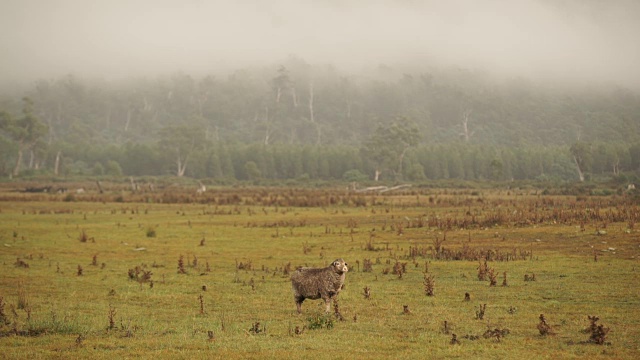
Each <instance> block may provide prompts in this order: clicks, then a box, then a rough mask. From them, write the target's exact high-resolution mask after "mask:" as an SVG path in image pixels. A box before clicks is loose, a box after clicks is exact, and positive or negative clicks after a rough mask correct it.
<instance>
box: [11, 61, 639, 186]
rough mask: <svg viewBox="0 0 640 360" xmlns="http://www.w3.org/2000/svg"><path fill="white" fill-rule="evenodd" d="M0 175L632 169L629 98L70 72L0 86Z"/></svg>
mask: <svg viewBox="0 0 640 360" xmlns="http://www.w3.org/2000/svg"><path fill="white" fill-rule="evenodd" d="M0 128H1V130H0V134H1V135H0V175H1V176H3V177H5V178H7V177H10V178H19V177H34V176H36V177H37V176H47V177H48V176H51V177H60V178H64V177H73V176H115V177H119V176H132V177H133V176H135V177H141V176H160V175H173V176H178V177H189V178H194V179H202V180H204V179H207V180H209V181H212V182H216V181H217V182H221V183H228V182H233V181H237V180H243V181H244V180H249V181H253V182H260V181H280V180H302V181H304V180H314V181H316V180H317V181H324V180H327V181H331V180H345V181H356V182H367V181H369V182H372V181H388V182H398V181H405V182H421V181H428V180H441V179H456V180H457V179H459V180H473V181H475V180H479V181H485V180H492V181H512V180H551V181H569V182H570V181H590V180H598V179H601V180H610V179H614V180H617V181H619V182H621V183H626V182H629V181H635V180H637V178H638V175H639V174H640V96H639V94H638V92H637V91H635V90H632V89H629V88H625V87H621V86H616V85H612V84H605V83H589V84H586V85H581V86H578V85H567V84H562V83H557V84H555V83H551V82H549V81H547V82H535V81H533V80H531V79H528V78H525V77H503V78H498V77H496V76H493V75H491V74H488V73H485V72H482V71H477V70H473V69H465V68H460V67H434V66H424V67H421V68H403V67H401V66H390V65H380V66H378V67H376V68H375V69H374V70H371V71H366V72H362V73H358V74H355V73H352V72H347V71H343V70H340V69H339V68H338V67H336V66H334V65H322V64H310V63H308V62H306V61H305V60H303V59H301V58H298V57H295V56H290V57H289V58H286V59H284V60H283V61H280V62H279V63H274V64H272V65H270V66H263V67H250V68H240V69H238V70H236V71H232V72H229V73H220V74H211V75H198V76H195V75H190V74H187V73H180V72H178V73H171V74H166V75H163V76H155V77H150V76H149V77H128V78H125V79H119V80H110V81H107V80H103V79H97V78H84V77H80V76H77V75H73V74H69V75H66V76H62V77H55V78H50V79H42V80H39V81H36V82H34V83H32V84H30V85H28V86H26V87H24V88H21V89H17V88H14V89H3V91H2V93H0Z"/></svg>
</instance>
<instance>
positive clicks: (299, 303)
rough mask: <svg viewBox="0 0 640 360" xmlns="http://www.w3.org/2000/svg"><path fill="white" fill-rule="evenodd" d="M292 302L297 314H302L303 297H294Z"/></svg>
mask: <svg viewBox="0 0 640 360" xmlns="http://www.w3.org/2000/svg"><path fill="white" fill-rule="evenodd" d="M294 300H295V301H296V308H297V309H298V314H302V302H303V301H304V297H303V296H296V297H294Z"/></svg>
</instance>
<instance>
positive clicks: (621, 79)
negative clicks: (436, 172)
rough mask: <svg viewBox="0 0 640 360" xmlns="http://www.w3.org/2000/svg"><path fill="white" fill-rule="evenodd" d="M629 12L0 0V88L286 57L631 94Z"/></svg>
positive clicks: (636, 75)
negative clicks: (611, 87) (608, 87)
mask: <svg viewBox="0 0 640 360" xmlns="http://www.w3.org/2000/svg"><path fill="white" fill-rule="evenodd" d="M639 37H640V1H638V0H486V1H483V0H446V1H445V0H442V1H436V0H425V1H411V0H386V1H383V0H342V1H339V0H316V1H311V0H235V1H234V0H211V1H206V0H0V81H16V80H17V79H27V80H33V79H34V78H41V77H52V76H60V75H64V74H68V73H74V74H78V75H81V76H91V77H104V78H111V77H114V76H117V77H119V76H129V75H156V74H164V73H170V72H175V71H183V72H185V73H192V74H202V73H206V72H219V71H221V70H222V71H226V70H230V69H236V68H240V67H245V66H254V65H269V64H273V63H274V62H277V61H279V60H282V59H284V58H286V57H287V56H288V55H290V54H295V55H297V56H298V57H301V58H303V59H304V60H306V61H307V62H308V63H311V64H323V63H333V64H335V65H337V66H338V67H339V68H343V69H344V70H346V71H357V70H359V69H361V68H367V67H369V68H371V67H375V66H377V65H378V64H381V63H384V64H389V65H392V64H395V63H413V62H419V61H425V60H428V61H433V62H435V63H436V64H439V65H442V66H460V67H467V68H474V69H482V70H486V71H488V72H490V73H497V74H507V75H510V76H511V75H515V76H518V75H521V76H526V77H530V78H533V79H547V78H551V79H560V80H582V81H584V80H586V81H598V82H600V81H605V82H614V83H618V84H621V85H624V86H631V87H634V88H640V39H639Z"/></svg>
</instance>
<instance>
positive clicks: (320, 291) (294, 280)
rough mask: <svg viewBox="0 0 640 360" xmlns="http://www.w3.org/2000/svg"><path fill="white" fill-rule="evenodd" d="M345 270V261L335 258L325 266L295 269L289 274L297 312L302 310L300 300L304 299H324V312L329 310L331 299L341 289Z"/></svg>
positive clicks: (347, 269) (346, 268) (346, 269)
mask: <svg viewBox="0 0 640 360" xmlns="http://www.w3.org/2000/svg"><path fill="white" fill-rule="evenodd" d="M347 271H349V268H348V267H347V263H345V262H344V260H342V259H337V260H335V261H334V262H332V263H331V265H329V266H327V267H325V268H305V267H303V268H299V269H297V270H296V271H295V272H294V273H293V274H292V275H291V286H292V288H293V299H294V300H295V302H296V307H297V309H298V313H301V312H302V302H303V301H304V300H305V299H313V300H315V299H322V300H324V302H325V304H326V312H329V309H330V307H331V300H332V299H333V298H335V297H336V296H338V294H339V293H340V290H342V286H343V285H344V278H345V273H346V272H347Z"/></svg>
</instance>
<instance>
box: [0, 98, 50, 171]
mask: <svg viewBox="0 0 640 360" xmlns="http://www.w3.org/2000/svg"><path fill="white" fill-rule="evenodd" d="M22 102H23V108H22V116H21V117H20V118H18V119H14V118H13V117H12V116H11V115H10V114H9V113H6V112H3V113H1V114H0V129H2V131H3V132H5V133H6V134H7V135H8V136H9V138H11V139H12V140H13V141H14V142H15V143H16V144H17V147H18V153H17V156H16V162H15V166H14V168H13V172H12V175H13V176H18V175H19V174H20V168H21V166H22V158H23V153H24V151H26V150H29V151H33V150H34V148H35V146H36V144H38V141H39V140H40V139H41V138H42V137H43V136H45V135H46V134H47V131H48V129H47V126H46V125H45V124H44V123H43V122H42V121H40V120H39V119H38V118H37V117H36V116H35V115H34V114H33V101H32V100H31V99H30V98H28V97H25V98H23V99H22ZM31 163H33V158H32V160H31Z"/></svg>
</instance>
